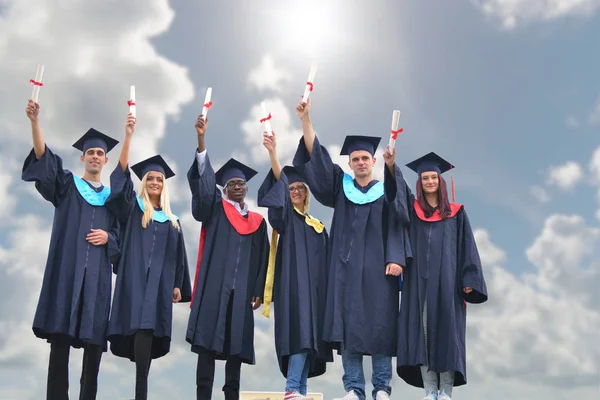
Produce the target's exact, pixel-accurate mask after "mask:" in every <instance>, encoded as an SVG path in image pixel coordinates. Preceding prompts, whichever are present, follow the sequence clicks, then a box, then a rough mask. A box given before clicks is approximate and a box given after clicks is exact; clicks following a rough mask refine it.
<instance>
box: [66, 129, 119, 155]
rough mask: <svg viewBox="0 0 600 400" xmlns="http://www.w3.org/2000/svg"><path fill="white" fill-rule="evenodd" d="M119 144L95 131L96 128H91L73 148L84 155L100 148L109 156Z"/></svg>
mask: <svg viewBox="0 0 600 400" xmlns="http://www.w3.org/2000/svg"><path fill="white" fill-rule="evenodd" d="M118 143H119V141H118V140H115V139H113V138H111V137H110V136H107V135H105V134H104V133H102V132H99V131H97V130H95V129H94V128H90V129H89V130H88V131H87V132H86V133H85V134H84V135H83V136H82V137H80V138H79V140H78V141H76V142H75V143H74V144H73V147H75V148H76V149H77V150H79V151H82V152H84V153H85V152H86V151H88V150H89V149H93V148H96V147H99V148H101V149H102V150H104V153H105V154H107V153H108V152H109V151H111V150H112V149H113V148H114V147H115V146H116V145H117V144H118Z"/></svg>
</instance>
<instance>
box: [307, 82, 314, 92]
mask: <svg viewBox="0 0 600 400" xmlns="http://www.w3.org/2000/svg"><path fill="white" fill-rule="evenodd" d="M306 84H307V85H308V86H310V91H311V92H312V91H313V83H312V82H306Z"/></svg>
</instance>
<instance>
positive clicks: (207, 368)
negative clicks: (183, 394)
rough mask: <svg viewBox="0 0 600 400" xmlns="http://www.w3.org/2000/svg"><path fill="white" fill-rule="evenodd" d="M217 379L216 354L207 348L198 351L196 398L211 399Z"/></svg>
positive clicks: (199, 399)
mask: <svg viewBox="0 0 600 400" xmlns="http://www.w3.org/2000/svg"><path fill="white" fill-rule="evenodd" d="M214 379H215V356H214V355H213V354H212V353H211V352H210V351H208V350H206V349H201V350H200V352H199V353H198V364H197V366H196V399H197V400H210V399H211V397H212V390H213V382H214Z"/></svg>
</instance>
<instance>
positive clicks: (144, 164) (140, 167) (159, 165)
mask: <svg viewBox="0 0 600 400" xmlns="http://www.w3.org/2000/svg"><path fill="white" fill-rule="evenodd" d="M131 169H132V170H133V172H134V173H135V174H136V175H137V177H138V178H140V180H142V179H143V178H144V176H145V175H146V174H147V173H148V172H150V171H154V172H160V173H161V174H163V175H164V176H165V179H169V178H171V177H173V176H175V173H174V172H173V170H172V169H171V168H170V167H169V164H167V162H166V161H165V160H164V159H163V158H162V157H161V156H160V155H155V156H153V157H150V158H147V159H145V160H144V161H140V162H139V163H137V164H135V165H132V166H131Z"/></svg>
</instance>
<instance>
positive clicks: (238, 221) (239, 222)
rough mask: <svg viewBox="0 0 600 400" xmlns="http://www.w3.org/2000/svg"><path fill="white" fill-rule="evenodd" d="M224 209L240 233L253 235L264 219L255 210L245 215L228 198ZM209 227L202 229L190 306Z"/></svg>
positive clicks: (224, 201)
mask: <svg viewBox="0 0 600 400" xmlns="http://www.w3.org/2000/svg"><path fill="white" fill-rule="evenodd" d="M221 202H222V203H223V211H225V216H226V217H227V220H228V221H229V223H230V224H231V226H233V229H235V231H236V232H237V233H239V234H240V235H251V234H253V233H254V232H256V231H257V230H258V228H259V227H260V224H261V223H262V221H263V216H262V215H260V214H259V213H255V212H253V211H249V212H248V218H246V217H244V216H243V215H242V214H240V212H239V211H238V210H237V208H235V206H234V205H233V204H231V203H229V202H228V201H227V200H225V199H222V200H221ZM206 231H207V229H206V228H205V227H204V226H202V229H201V230H200V243H199V244H198V259H197V260H196V276H195V278H194V289H193V290H192V300H191V301H190V308H192V304H194V296H195V294H196V285H197V283H198V276H199V275H200V264H201V263H202V253H203V252H204V242H205V240H206Z"/></svg>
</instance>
